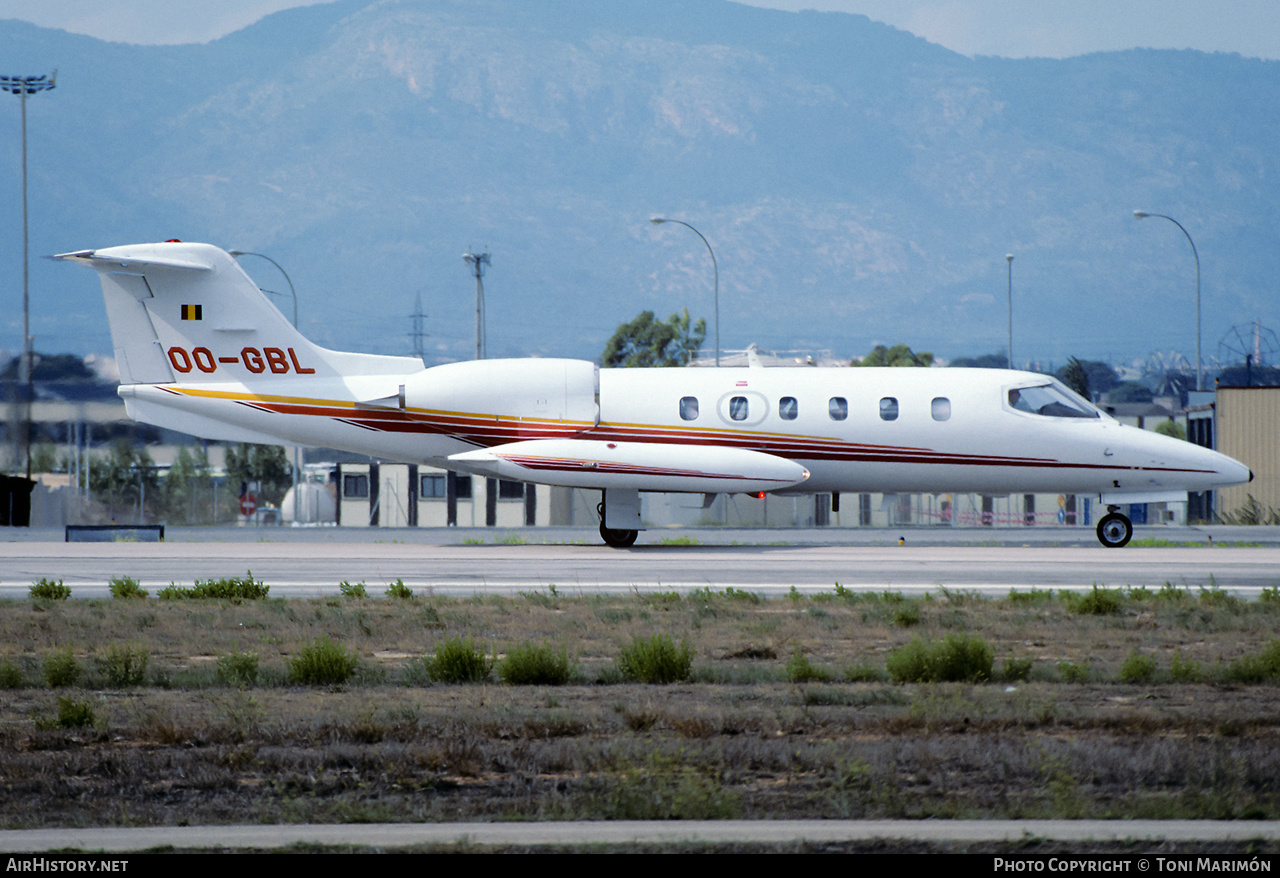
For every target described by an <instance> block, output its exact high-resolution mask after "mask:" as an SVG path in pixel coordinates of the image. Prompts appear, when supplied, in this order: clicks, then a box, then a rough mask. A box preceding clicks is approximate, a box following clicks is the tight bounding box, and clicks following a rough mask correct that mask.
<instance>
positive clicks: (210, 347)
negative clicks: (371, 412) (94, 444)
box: [54, 241, 422, 384]
mask: <svg viewBox="0 0 1280 878" xmlns="http://www.w3.org/2000/svg"><path fill="white" fill-rule="evenodd" d="M54 258H56V259H65V260H68V261H71V262H79V263H81V264H82V265H87V266H89V267H90V268H93V269H96V270H97V272H98V277H99V279H100V281H101V282H102V294H103V298H104V299H105V301H106V306H107V320H108V322H109V324H110V327H111V341H112V344H113V345H114V347H115V354H116V359H117V361H118V362H119V364H120V382H121V383H122V384H170V383H175V382H180V383H183V384H189V383H206V382H222V381H241V382H245V383H251V382H253V381H255V380H257V379H261V378H284V377H286V376H289V375H314V376H317V377H339V376H341V377H348V376H352V375H378V374H403V373H407V372H415V371H418V370H420V369H422V362H421V361H420V360H417V359H414V358H411V357H386V356H378V355H374V354H350V353H341V352H338V351H329V350H326V349H324V348H321V347H319V346H317V345H314V344H312V343H311V342H310V341H308V340H307V339H306V338H305V337H303V335H302V334H301V333H300V332H298V330H297V329H296V328H295V327H294V326H292V325H291V324H290V323H289V321H288V320H286V319H285V318H284V315H282V314H281V313H280V312H279V311H278V310H277V309H276V308H275V306H273V305H272V304H271V303H270V302H269V301H268V300H267V297H266V296H265V295H263V293H262V291H261V290H259V289H258V287H257V285H256V284H255V283H254V282H253V280H252V279H251V278H250V277H249V275H248V274H246V273H245V271H244V269H242V268H241V267H240V265H239V264H238V263H237V262H236V261H235V260H234V259H232V258H231V256H230V255H229V254H228V253H227V252H226V251H224V250H221V249H219V248H217V247H214V246H212V245H210V244H187V243H181V242H176V241H175V242H167V243H163V244H131V245H127V246H123V247H112V248H109V249H105V250H81V251H78V252H75V253H64V254H61V255H59V256H56V257H54Z"/></svg>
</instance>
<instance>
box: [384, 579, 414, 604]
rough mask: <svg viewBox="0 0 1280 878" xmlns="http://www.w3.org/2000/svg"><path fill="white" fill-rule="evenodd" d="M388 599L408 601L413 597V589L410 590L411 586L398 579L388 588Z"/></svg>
mask: <svg viewBox="0 0 1280 878" xmlns="http://www.w3.org/2000/svg"><path fill="white" fill-rule="evenodd" d="M387 597H389V598H400V599H401V600H408V599H409V598H411V597H413V589H411V588H409V586H407V585H405V584H404V583H403V582H402V581H400V580H399V579H397V580H396V581H395V582H393V583H391V584H390V585H388V586H387Z"/></svg>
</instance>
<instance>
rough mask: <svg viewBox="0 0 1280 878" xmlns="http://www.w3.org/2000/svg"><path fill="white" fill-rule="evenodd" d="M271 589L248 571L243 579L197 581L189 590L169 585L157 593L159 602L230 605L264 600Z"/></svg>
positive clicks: (228, 578)
mask: <svg viewBox="0 0 1280 878" xmlns="http://www.w3.org/2000/svg"><path fill="white" fill-rule="evenodd" d="M270 590H271V587H270V586H269V585H266V584H265V583H262V582H259V581H257V580H255V579H254V578H253V571H252V570H250V571H249V572H248V573H247V574H246V575H245V576H244V577H238V576H231V577H227V578H225V579H197V580H196V582H195V585H193V586H192V587H191V588H183V587H182V586H180V585H177V584H176V583H172V582H171V583H169V584H168V585H167V586H165V587H164V588H162V589H161V590H160V591H159V592H157V594H156V596H157V597H159V598H160V599H161V600H166V601H174V600H225V601H231V602H232V603H239V602H240V601H257V600H265V599H266V597H267V594H268V592H270Z"/></svg>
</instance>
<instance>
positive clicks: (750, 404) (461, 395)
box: [55, 241, 1252, 547]
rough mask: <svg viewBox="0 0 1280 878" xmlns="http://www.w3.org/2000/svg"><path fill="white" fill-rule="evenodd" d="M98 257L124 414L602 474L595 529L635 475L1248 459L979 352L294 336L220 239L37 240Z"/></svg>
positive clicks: (1085, 477)
mask: <svg viewBox="0 0 1280 878" xmlns="http://www.w3.org/2000/svg"><path fill="white" fill-rule="evenodd" d="M55 258H57V259H65V260H68V261H71V262H78V263H80V264H82V265H87V266H89V267H90V268H93V269H96V270H97V272H98V277H99V279H100V280H101V282H102V291H103V296H104V298H105V300H106V307H107V319H108V321H109V323H110V326H111V339H112V343H113V344H114V346H115V354H116V359H117V361H118V362H119V365H120V384H121V386H120V389H119V393H120V396H121V397H123V399H124V401H125V406H126V408H127V410H128V413H129V416H130V417H132V418H134V419H135V420H138V421H142V422H144V423H148V424H155V425H157V426H160V427H166V428H169V429H173V430H178V431H181V432H184V433H191V434H194V435H197V436H203V437H205V438H209V439H221V440H229V441H236V442H260V443H284V444H292V445H310V446H322V447H329V448H339V449H344V450H347V451H353V452H358V453H360V454H367V455H370V456H373V457H378V458H382V459H385V460H396V461H402V462H407V463H421V464H430V465H432V466H439V467H445V468H448V469H454V470H461V471H464V472H468V473H473V474H477V475H483V476H489V477H496V478H502V479H511V480H517V481H522V482H534V483H538V484H545V485H563V486H567V487H574V488H592V489H598V490H600V491H601V492H602V500H601V503H600V507H599V508H600V513H601V522H600V535H601V536H602V537H603V539H604V541H605V542H606V543H608V544H609V545H610V546H616V547H625V546H629V545H631V544H632V543H634V542H635V540H636V535H637V533H638V532H639V531H640V530H641V529H642V526H641V522H640V492H641V491H667V492H688V493H698V494H705V495H713V494H717V493H752V494H756V493H761V492H767V493H774V494H814V493H820V492H821V493H828V492H829V493H832V494H833V495H836V496H838V495H839V494H840V493H841V492H876V493H896V492H931V493H966V492H972V493H980V494H1009V493H1014V492H1053V493H1074V494H1086V495H1094V496H1097V497H1098V499H1099V502H1100V503H1102V504H1104V505H1106V506H1107V507H1108V510H1109V512H1108V514H1107V515H1105V516H1104V517H1103V518H1102V520H1101V521H1099V523H1098V539H1099V540H1101V541H1102V544H1103V545H1105V546H1117V547H1118V546H1123V545H1125V544H1126V543H1127V542H1128V541H1129V538H1130V537H1131V536H1132V534H1133V527H1132V524H1131V523H1130V521H1129V519H1128V518H1126V517H1125V516H1124V515H1122V514H1121V513H1120V512H1119V507H1120V504H1123V503H1141V502H1159V501H1175V500H1176V501H1185V500H1186V495H1187V492H1188V491H1204V490H1210V489H1214V488H1220V487H1223V486H1227V485H1235V484H1239V483H1241V482H1245V481H1248V480H1250V479H1251V478H1252V473H1251V472H1250V471H1249V469H1248V468H1247V467H1245V466H1244V465H1242V464H1240V463H1239V462H1237V461H1235V460H1232V459H1231V458H1229V457H1226V456H1225V455H1222V454H1218V453H1217V452H1215V451H1211V450H1209V449H1207V448H1201V447H1199V446H1197V445H1193V444H1191V443H1189V442H1183V441H1180V440H1177V439H1172V438H1169V437H1167V436H1161V435H1157V434H1155V433H1150V432H1147V431H1144V430H1139V429H1136V428H1134V427H1127V426H1124V425H1122V424H1120V423H1118V422H1117V421H1115V420H1114V419H1112V418H1110V417H1108V416H1107V415H1106V414H1104V413H1102V412H1100V411H1099V410H1098V409H1096V408H1095V407H1094V406H1093V405H1091V404H1090V403H1088V402H1086V401H1085V400H1084V399H1082V398H1080V397H1079V396H1077V395H1076V394H1074V393H1072V392H1071V391H1070V390H1068V389H1067V388H1066V387H1064V386H1063V385H1062V384H1060V383H1059V382H1057V381H1055V380H1054V379H1053V378H1050V377H1047V376H1044V375H1036V374H1032V373H1029V372H1015V371H1004V370H993V369H872V368H867V369H766V368H751V367H744V368H715V369H712V368H696V369H605V370H601V369H600V368H599V367H598V366H596V365H595V364H594V363H588V362H585V361H581V360H556V359H525V360H478V361H474V362H467V363H453V364H449V365H445V366H436V367H434V368H430V369H428V368H426V367H424V366H423V365H422V363H421V362H420V361H419V360H418V359H416V358H410V357H391V356H380V355H373V354H357V353H341V352H337V351H330V350H326V349H324V348H321V347H318V346H317V345H314V344H312V343H311V342H310V341H308V340H307V339H306V338H304V337H303V336H302V335H301V334H300V333H299V332H298V331H297V330H296V329H295V328H294V327H293V326H292V325H290V323H289V322H288V321H287V320H286V319H285V318H284V317H283V315H281V314H280V312H279V311H278V310H276V308H275V307H274V306H273V305H272V304H271V303H270V302H269V301H268V300H267V298H266V296H264V295H263V293H262V292H261V291H260V290H259V289H258V287H257V285H256V284H255V283H254V282H253V281H252V280H251V279H250V278H249V276H248V275H247V274H246V273H245V272H244V271H243V269H241V268H240V266H239V265H238V264H237V263H236V262H235V260H233V259H232V258H231V256H230V255H228V254H227V253H226V252H224V251H223V250H220V249H218V248H217V247H213V246H211V245H208V244H189V243H182V242H178V241H170V242H165V243H159V244H137V245H129V246H124V247H112V248H109V249H106V250H82V251H78V252H75V253H64V254H62V255H60V256H57V257H55Z"/></svg>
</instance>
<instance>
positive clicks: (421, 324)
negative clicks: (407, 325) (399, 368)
mask: <svg viewBox="0 0 1280 878" xmlns="http://www.w3.org/2000/svg"><path fill="white" fill-rule="evenodd" d="M409 316H410V319H412V320H413V331H412V332H410V333H409V337H410V338H412V339H413V355H414V356H415V357H417V358H418V359H420V360H421V359H423V358H424V357H425V356H426V353H427V352H426V348H425V347H424V345H423V343H422V340H423V339H425V338H426V337H427V315H426V314H424V313H423V311H422V291H421V290H419V291H418V294H417V298H416V299H415V300H414V303H413V313H412V314H411V315H409Z"/></svg>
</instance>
